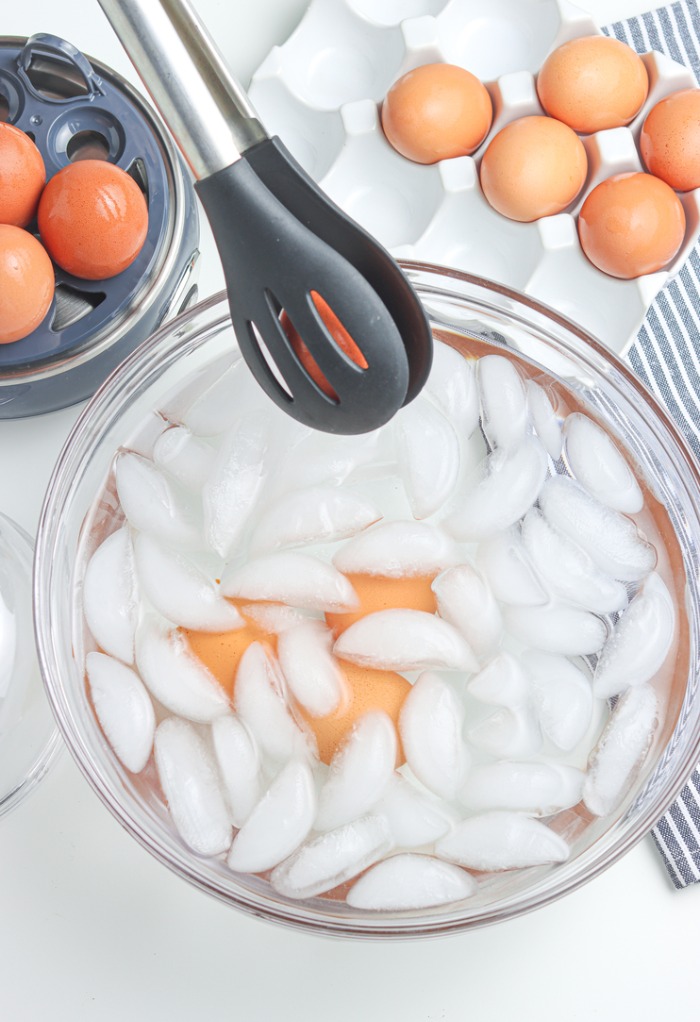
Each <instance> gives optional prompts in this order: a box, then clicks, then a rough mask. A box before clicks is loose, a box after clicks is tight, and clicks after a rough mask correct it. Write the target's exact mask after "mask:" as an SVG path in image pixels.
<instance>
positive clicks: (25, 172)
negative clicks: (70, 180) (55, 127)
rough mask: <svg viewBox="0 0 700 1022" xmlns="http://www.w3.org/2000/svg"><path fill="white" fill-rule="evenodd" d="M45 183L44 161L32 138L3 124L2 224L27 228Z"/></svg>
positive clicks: (0, 123) (0, 170) (0, 165)
mask: <svg viewBox="0 0 700 1022" xmlns="http://www.w3.org/2000/svg"><path fill="white" fill-rule="evenodd" d="M45 182H46V170H45V168H44V160H43V159H42V156H41V153H40V152H39V150H38V149H37V147H36V146H35V145H34V143H33V142H32V140H31V138H30V137H29V135H26V134H25V133H24V132H23V131H20V130H19V128H15V126H14V125H13V124H7V123H6V122H5V121H0V223H2V224H13V225H14V226H15V227H26V226H27V224H28V223H29V222H30V220H32V219H33V217H34V214H35V213H36V207H37V204H38V202H39V196H40V195H41V191H42V188H43V187H44V184H45Z"/></svg>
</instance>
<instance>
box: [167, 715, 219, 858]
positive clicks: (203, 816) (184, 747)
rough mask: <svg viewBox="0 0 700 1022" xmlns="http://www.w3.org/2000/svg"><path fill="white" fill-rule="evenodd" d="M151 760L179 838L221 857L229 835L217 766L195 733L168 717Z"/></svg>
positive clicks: (205, 852) (209, 853)
mask: <svg viewBox="0 0 700 1022" xmlns="http://www.w3.org/2000/svg"><path fill="white" fill-rule="evenodd" d="M154 745H155V760H156V767H157V769H158V777H159V779H160V783H161V787H162V789H163V794H164V795H165V798H166V800H167V803H168V809H169V810H170V815H171V817H172V819H173V823H174V824H175V826H176V828H177V830H178V832H179V834H180V837H181V838H182V840H183V841H184V842H185V843H186V844H187V845H189V846H190V848H191V849H192V850H193V851H194V852H197V854H199V855H220V854H221V852H225V851H226V850H227V849H228V847H229V845H230V844H231V837H232V830H231V822H230V820H229V818H228V810H227V808H226V803H225V801H224V796H223V794H222V791H221V788H220V786H219V779H218V777H217V773H216V767H215V765H214V762H213V760H212V758H211V755H210V753H209V750H208V749H207V747H206V745H205V743H204V742H203V740H202V739H201V738H200V736H199V735H198V734H197V731H196V730H195V728H194V727H193V726H192V725H191V724H188V723H187V722H186V721H184V720H178V719H177V718H175V717H168V718H167V719H166V720H164V721H162V722H161V723H160V724H159V725H158V727H157V729H156V735H155V743H154Z"/></svg>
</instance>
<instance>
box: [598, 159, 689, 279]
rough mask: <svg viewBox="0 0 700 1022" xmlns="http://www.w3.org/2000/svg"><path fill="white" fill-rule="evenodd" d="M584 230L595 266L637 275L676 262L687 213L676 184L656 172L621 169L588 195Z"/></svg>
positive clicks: (625, 276)
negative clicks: (673, 260) (643, 172)
mask: <svg viewBox="0 0 700 1022" xmlns="http://www.w3.org/2000/svg"><path fill="white" fill-rule="evenodd" d="M578 232H579V239H580V241H581V248H582V249H583V251H584V252H585V254H586V256H587V257H588V258H589V259H590V261H591V262H592V263H593V264H594V266H597V267H598V269H599V270H602V271H603V272H604V273H608V274H610V275H611V276H613V277H620V278H623V279H631V278H632V277H639V276H641V275H642V274H645V273H655V272H656V271H657V270H661V269H663V268H664V267H665V266H667V265H668V263H670V262H671V260H672V259H673V258H674V256H675V255H676V254H677V252H678V250H679V249H680V247H681V245H682V244H683V238H684V235H685V213H684V210H683V206H682V205H681V201H680V199H679V198H678V196H677V195H676V193H675V192H674V191H673V189H672V188H670V187H669V185H667V184H666V183H665V182H664V181H661V180H660V179H659V178H657V177H654V176H653V175H652V174H642V173H630V174H616V175H615V176H613V177H610V178H608V179H607V180H606V181H602V182H601V183H600V184H599V185H597V186H596V187H595V188H594V189H593V191H592V192H591V193H590V194H589V195H588V196H587V198H586V201H585V202H584V204H583V206H582V207H581V212H580V213H579V217H578Z"/></svg>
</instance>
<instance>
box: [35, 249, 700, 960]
mask: <svg viewBox="0 0 700 1022" xmlns="http://www.w3.org/2000/svg"><path fill="white" fill-rule="evenodd" d="M401 266H402V268H403V269H404V271H405V272H406V274H407V276H408V277H409V279H410V280H411V282H412V283H413V285H414V287H416V290H417V291H418V292H419V293H420V294H422V295H424V296H426V298H427V297H437V298H439V299H441V300H457V302H459V301H461V300H463V299H464V298H465V289H466V292H468V295H466V297H468V298H469V299H470V300H471V301H472V302H473V305H474V308H475V309H478V308H481V309H482V310H483V311H485V312H487V313H488V312H495V313H496V314H497V316H499V317H503V316H506V317H507V319H508V320H509V321H511V322H515V323H517V322H520V323H521V324H523V325H524V326H526V327H527V328H529V329H531V330H534V331H535V332H538V333H540V334H541V335H543V336H545V337H547V338H548V339H549V340H552V339H554V340H555V342H556V343H557V344H562V345H563V346H564V351H565V352H567V353H569V354H571V355H573V357H574V358H575V359H577V360H580V359H582V358H583V360H584V361H588V362H590V361H591V360H593V361H597V362H598V363H600V365H601V366H604V367H605V373H604V375H606V376H608V379H610V378H611V377H613V378H617V380H618V381H622V384H620V383H619V382H618V383H617V386H620V385H622V386H623V387H625V388H628V389H629V391H630V393H629V394H628V395H627V397H628V399H629V398H630V397H634V399H635V400H638V401H639V402H640V403H641V405H642V406H643V407H644V408H645V409H646V408H648V409H649V410H650V411H651V413H652V422H653V421H654V420H655V422H656V426H657V428H660V429H661V431H662V433H665V434H667V435H668V439H670V441H671V443H672V445H673V446H674V448H675V453H676V455H677V456H678V457H679V458H680V459H681V460H682V462H683V465H684V470H685V472H686V473H687V486H688V487H690V488H692V489H693V490H694V491H695V492H696V493H700V468H699V466H698V465H697V462H696V461H695V458H694V455H693V454H692V452H691V450H690V448H689V447H688V445H687V443H686V441H685V439H684V438H683V436H682V434H681V433H680V431H679V430H678V428H677V427H676V425H675V423H674V422H673V421H672V420H671V418H670V417H669V415H668V414H667V412H666V411H665V410H664V409H663V407H662V406H661V405H660V404H659V403H658V401H657V399H656V398H655V397H654V395H653V394H652V393H651V392H650V391H649V390H648V389H647V388H646V386H645V385H644V384H643V382H642V381H641V380H640V379H639V378H638V377H637V376H636V375H635V374H634V373H633V372H632V371H631V369H630V368H628V367H627V366H626V365H625V364H624V363H623V362H622V361H621V360H620V359H619V358H618V357H617V356H616V355H614V354H613V353H611V352H610V351H609V350H608V349H607V348H606V347H605V346H604V345H603V344H602V343H601V342H599V341H597V340H596V339H595V338H594V337H592V336H591V335H590V334H588V333H587V332H586V331H585V330H583V329H582V328H580V327H579V326H577V325H576V324H575V323H573V322H572V321H570V320H568V319H567V318H566V317H565V316H562V315H561V314H559V313H557V312H555V311H554V310H552V309H550V308H549V307H547V306H545V305H544V304H543V303H541V302H538V301H536V300H534V299H532V298H530V297H529V296H527V295H524V294H522V293H521V292H518V291H515V290H513V289H511V288H508V287H506V286H505V285H501V284H498V283H495V282H493V281H490V280H487V279H485V278H481V277H478V276H475V275H473V274H468V273H464V272H461V271H457V270H452V269H449V268H447V267H442V266H436V265H432V264H427V263H418V262H408V261H402V262H401ZM460 288H461V289H462V290H461V293H460ZM494 303H500V304H494ZM193 320H197V321H198V322H200V326H199V330H198V331H192V330H190V329H188V328H189V327H190V326H191V324H192V321H193ZM227 323H228V325H230V319H229V316H228V305H227V295H226V292H224V291H221V292H218V293H217V294H214V295H212V296H211V297H209V298H207V299H205V300H204V301H201V302H199V303H198V304H197V305H195V306H192V307H191V308H190V309H188V310H187V311H185V312H183V313H182V314H181V315H180V316H178V317H177V318H176V319H174V320H172V321H170V322H169V323H168V324H167V325H165V326H164V327H162V328H160V329H159V330H158V331H156V332H155V333H154V334H153V335H152V336H151V337H150V338H149V339H147V340H146V341H145V342H144V343H143V344H142V345H141V346H140V347H139V348H138V349H137V350H136V351H134V352H133V353H132V354H131V355H130V356H129V357H128V358H127V359H125V361H124V362H123V363H122V364H121V365H120V366H119V367H117V369H116V370H115V371H114V372H113V373H112V374H111V375H110V377H109V378H108V379H107V380H106V381H105V383H104V384H103V385H102V387H101V388H100V389H99V390H98V391H97V393H96V394H95V395H94V397H93V398H92V400H91V401H90V402H89V403H88V405H87V406H86V407H85V409H84V410H83V411H82V413H81V415H80V416H79V418H78V420H77V422H76V423H75V425H74V427H73V429H72V431H71V433H70V434H69V436H68V438H67V440H66V442H65V444H64V446H63V449H62V451H61V454H60V455H59V458H58V460H57V462H56V465H55V468H54V472H53V474H52V477H51V480H50V482H49V485H48V488H47V491H46V495H45V500H44V504H43V508H42V512H41V518H40V522H39V527H38V532H37V540H36V557H35V568H34V616H35V627H36V633H37V644H38V652H39V662H40V666H41V671H42V675H43V679H44V684H45V687H46V689H47V693H48V696H49V700H50V702H51V705H52V708H53V712H54V715H55V717H56V719H57V722H58V725H59V728H60V731H61V733H62V735H63V738H64V741H65V743H66V745H67V746H68V749H69V751H70V752H71V754H72V755H73V757H74V759H75V760H76V763H77V765H78V766H79V768H80V769H81V771H82V773H83V774H84V776H85V777H86V779H87V780H88V782H89V783H90V785H91V786H92V787H93V789H94V790H95V791H96V793H97V795H98V796H99V797H100V799H101V800H102V801H103V803H104V804H105V805H106V806H107V807H108V808H109V809H110V811H111V812H112V814H113V815H114V816H115V817H116V818H117V820H118V821H119V822H120V823H121V824H122V826H124V827H125V829H126V830H127V831H128V832H129V833H131V835H132V836H133V837H135V838H136V839H137V840H138V841H139V842H140V843H141V844H142V845H143V846H144V847H145V848H147V849H148V850H149V851H150V852H151V854H153V855H154V856H155V857H156V858H157V859H158V860H160V861H161V862H162V863H163V864H164V865H166V866H167V867H168V868H169V869H171V870H172V871H173V872H175V873H176V874H178V875H180V876H181V877H182V878H184V879H185V880H187V881H189V882H190V883H191V884H193V885H194V886H196V887H198V888H199V889H200V890H202V891H204V892H206V893H208V894H210V895H212V896H214V897H215V898H217V899H219V900H221V901H223V902H225V903H227V904H229V905H233V906H235V907H236V908H237V909H239V910H241V911H243V912H245V913H248V914H250V915H252V916H255V917H258V918H263V919H267V920H270V921H276V922H280V923H283V924H285V925H287V926H291V927H296V928H298V929H302V930H306V931H312V932H314V933H317V934H325V935H328V936H340V937H357V938H369V939H375V940H376V939H388V938H391V939H397V938H398V939H406V938H415V937H427V936H439V935H446V934H450V933H456V932H461V931H464V930H467V929H472V928H476V927H480V926H485V925H490V924H493V923H496V922H499V921H504V920H506V919H510V918H514V917H516V916H519V915H522V914H524V913H526V912H529V911H532V910H533V909H536V908H539V907H543V906H545V905H547V904H549V903H551V902H552V901H555V900H557V899H559V898H560V897H562V896H563V895H565V894H567V893H570V892H572V891H574V890H576V889H578V888H579V887H581V886H582V885H583V884H585V883H588V882H589V881H590V880H592V879H593V878H594V877H596V876H597V875H598V874H600V873H601V872H603V871H604V870H606V869H607V868H609V867H610V866H611V865H613V864H614V863H615V862H617V861H618V860H619V859H620V858H621V857H622V856H623V855H624V854H625V853H626V852H628V851H629V850H630V849H631V848H632V847H633V846H634V845H636V844H637V843H638V842H639V841H640V840H641V839H642V838H643V837H645V836H646V835H647V834H648V833H649V831H650V830H651V828H652V827H653V826H654V824H655V823H656V822H657V820H658V818H659V817H660V816H661V815H663V813H664V812H665V811H666V810H667V809H668V807H669V806H670V805H671V803H672V802H673V801H674V799H675V798H676V797H677V795H678V793H679V792H680V790H681V788H682V787H683V785H684V784H685V782H686V780H687V778H688V776H689V775H690V773H691V772H692V770H693V768H694V767H695V766H696V765H697V763H698V761H699V760H700V716H697V717H696V719H695V721H694V723H693V732H692V735H691V736H690V738H686V741H685V749H684V753H683V756H682V759H681V760H680V761H679V762H678V763H677V764H676V766H675V769H674V771H673V774H672V776H671V777H670V778H667V779H666V781H665V783H664V784H663V785H662V786H661V788H660V789H659V790H657V791H656V793H655V796H654V798H653V799H652V800H651V802H650V803H649V804H648V805H647V806H646V808H645V810H644V811H643V812H642V813H641V815H640V816H639V817H638V818H636V819H635V821H634V825H629V826H626V827H623V828H622V831H621V832H620V831H617V832H616V834H617V836H616V837H615V840H614V841H608V842H607V843H606V842H604V841H597V842H595V843H594V844H593V846H592V847H591V849H589V850H588V852H587V853H584V854H583V855H582V856H579V857H578V858H577V859H576V860H575V861H576V863H578V865H579V868H577V869H575V870H572V869H569V870H567V869H563V868H562V867H561V866H559V867H557V870H556V871H554V872H553V873H551V874H547V876H546V877H545V879H544V880H543V881H540V882H536V883H535V884H534V885H533V886H532V888H531V889H528V890H527V891H525V892H523V893H521V894H520V895H519V896H517V897H516V898H514V899H512V900H511V903H506V904H495V905H493V906H491V907H487V908H486V909H484V911H481V912H478V913H476V914H469V913H468V912H467V913H466V914H464V915H462V916H458V915H455V914H449V913H448V912H441V911H440V910H439V909H436V910H433V911H432V912H428V913H426V912H422V915H421V917H420V918H418V917H417V915H416V914H414V915H413V917H412V914H411V913H410V912H409V913H406V912H404V913H387V914H383V913H375V914H372V913H359V912H355V913H353V914H352V915H344V914H342V913H337V914H334V913H333V911H331V910H328V911H325V910H324V911H323V912H320V911H317V910H316V909H315V908H314V907H313V906H312V907H308V904H307V903H305V902H299V903H294V902H291V901H290V900H286V899H281V898H277V897H276V896H275V895H274V892H272V895H271V896H266V895H259V894H256V893H255V892H251V891H250V890H248V889H245V890H244V889H242V888H241V889H237V888H236V884H235V876H234V874H231V878H232V880H231V883H227V884H226V885H225V886H224V885H222V884H221V883H220V882H219V881H218V880H217V877H216V875H212V872H211V871H210V870H207V868H206V860H202V859H200V858H199V857H197V856H196V855H194V854H193V853H189V852H188V851H187V850H186V849H184V847H178V845H177V844H176V843H175V842H173V843H171V844H169V845H168V847H165V846H164V844H163V843H162V842H161V841H160V840H159V839H158V836H157V835H155V834H154V833H152V832H151V831H150V830H149V827H148V822H147V820H146V818H145V816H144V814H143V811H142V809H141V808H140V807H139V806H138V805H137V804H132V805H125V804H124V802H123V801H122V800H121V799H120V798H119V796H118V795H117V794H116V793H115V790H114V784H113V783H112V778H113V774H114V767H113V765H112V764H111V763H110V762H109V761H108V760H109V759H110V758H111V759H114V757H113V755H112V754H111V750H109V749H107V750H106V752H103V756H102V762H96V761H95V758H94V750H93V749H91V747H90V745H89V743H88V742H86V739H85V736H84V735H83V734H82V733H81V731H80V727H79V723H78V721H77V719H76V716H75V714H74V710H73V707H72V705H71V698H70V692H69V691H68V689H67V686H66V684H65V679H64V678H63V676H62V674H61V670H60V655H59V653H58V649H57V638H56V635H55V634H54V632H53V628H52V621H53V603H52V601H54V600H57V599H58V600H60V599H61V598H63V599H64V600H65V592H64V590H63V591H62V596H59V595H58V594H57V593H56V591H55V588H56V587H55V577H54V575H55V565H56V564H57V562H58V551H59V550H60V549H61V536H62V528H61V517H62V514H64V511H63V508H64V505H65V503H66V500H68V499H69V497H70V495H71V491H72V487H73V483H74V480H75V478H76V472H77V470H78V469H79V467H80V466H81V464H82V463H83V462H84V461H85V459H86V458H89V457H90V456H91V454H92V453H93V449H94V447H95V438H96V437H99V436H100V435H101V433H102V428H103V427H104V426H105V425H106V424H109V425H110V426H113V425H114V424H115V423H116V422H118V419H119V413H120V410H121V409H122V408H123V407H124V408H126V407H128V405H129V388H128V386H127V384H128V383H129V382H132V383H135V382H136V381H138V380H140V379H141V378H142V377H144V374H146V377H147V379H148V380H149V385H150V383H152V378H153V375H154V359H155V356H156V353H157V352H160V353H161V354H162V353H163V352H165V351H167V352H168V353H170V354H178V353H179V354H182V353H184V352H185V351H186V350H187V349H189V348H190V347H191V346H192V345H193V343H194V342H195V341H196V340H197V338H198V336H199V335H200V334H201V333H202V332H206V331H211V330H213V329H215V328H220V327H222V326H225V325H226V324H227ZM161 349H162V351H161ZM125 388H126V393H125ZM698 538H699V540H700V535H699V537H698ZM691 667H692V660H691ZM102 744H103V745H104V741H103V743H102ZM616 826H617V825H616ZM611 829H615V828H611ZM605 836H607V835H605ZM565 865H566V864H565ZM557 878H558V879H557ZM326 904H327V903H326ZM331 908H332V906H331Z"/></svg>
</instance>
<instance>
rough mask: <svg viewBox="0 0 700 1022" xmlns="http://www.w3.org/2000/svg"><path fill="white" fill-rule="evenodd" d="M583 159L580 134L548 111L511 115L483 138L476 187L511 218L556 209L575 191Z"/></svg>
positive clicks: (583, 176)
mask: <svg viewBox="0 0 700 1022" xmlns="http://www.w3.org/2000/svg"><path fill="white" fill-rule="evenodd" d="M587 170H588V160H587V158H586V150H585V149H584V147H583V143H582V142H581V139H580V138H579V137H578V135H576V133H575V132H574V131H572V130H571V128H569V127H567V125H566V124H562V123H561V122H560V121H556V120H553V119H552V118H551V117H541V116H538V115H534V116H532V117H521V118H519V119H518V120H517V121H511V123H510V124H506V126H505V127H504V128H501V130H500V131H499V132H498V134H497V135H495V136H494V137H493V138H492V139H491V141H490V142H489V144H488V147H487V149H486V152H485V153H484V156H483V159H482V161H481V170H480V179H481V188H482V190H483V193H484V195H485V196H486V199H487V201H488V202H489V203H490V205H491V206H493V207H494V209H496V210H498V212H499V213H502V214H503V216H507V217H509V218H510V219H511V220H520V221H531V220H537V219H539V218H540V217H543V216H550V215H551V214H553V213H561V212H562V210H564V209H566V207H567V206H569V205H570V204H571V203H572V202H573V201H574V199H575V198H576V196H577V195H578V193H579V192H580V191H581V188H582V187H583V184H584V182H585V180H586V173H587Z"/></svg>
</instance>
